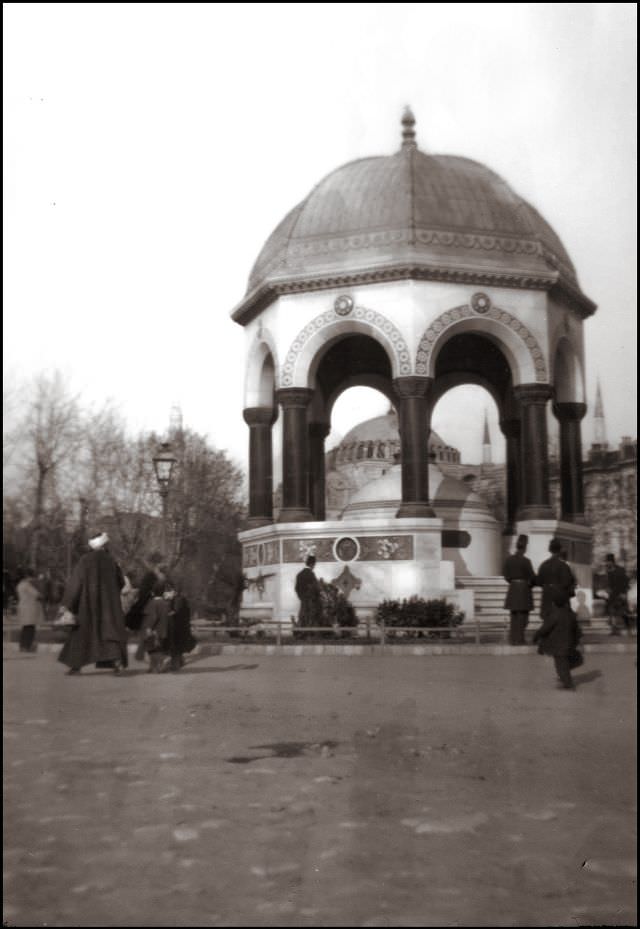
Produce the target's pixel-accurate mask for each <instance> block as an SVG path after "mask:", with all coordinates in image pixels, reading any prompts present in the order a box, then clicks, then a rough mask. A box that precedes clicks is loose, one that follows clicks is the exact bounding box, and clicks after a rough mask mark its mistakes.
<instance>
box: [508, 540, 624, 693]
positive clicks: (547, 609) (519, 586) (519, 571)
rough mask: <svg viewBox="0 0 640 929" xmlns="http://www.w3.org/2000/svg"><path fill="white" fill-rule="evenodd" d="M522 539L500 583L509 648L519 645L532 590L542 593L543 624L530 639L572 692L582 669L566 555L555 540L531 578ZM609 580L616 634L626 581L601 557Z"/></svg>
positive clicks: (609, 559) (573, 584) (611, 558)
mask: <svg viewBox="0 0 640 929" xmlns="http://www.w3.org/2000/svg"><path fill="white" fill-rule="evenodd" d="M528 541H529V540H528V537H527V536H526V535H520V536H518V539H517V542H516V551H515V552H514V554H512V555H509V557H508V558H507V560H506V562H505V565H504V578H505V580H506V581H507V582H508V584H509V588H508V590H507V595H506V598H505V603H504V606H505V609H507V610H509V611H510V613H511V622H510V634H509V641H510V644H511V645H524V644H526V643H525V629H526V627H527V624H528V621H529V613H530V612H531V610H532V609H533V595H532V588H533V587H541V588H542V598H541V603H540V617H541V619H542V625H541V626H540V627H539V628H538V629H537V630H536V632H535V633H534V636H533V642H534V644H537V645H538V651H539V652H540V653H541V654H544V655H551V656H552V657H553V659H554V662H555V666H556V672H557V675H558V678H559V681H560V686H561V687H563V688H565V689H567V690H573V689H574V683H573V679H572V677H571V670H572V668H576V667H578V666H579V665H581V664H582V662H583V658H582V654H581V653H580V651H579V649H578V644H579V642H580V638H581V635H582V630H581V629H580V625H579V623H578V618H577V615H576V613H575V612H574V611H573V609H572V607H571V599H572V597H574V596H575V595H576V587H577V581H576V577H575V575H574V573H573V571H572V570H571V567H570V566H569V564H568V562H567V553H566V551H565V550H564V548H563V546H562V543H561V542H560V540H559V539H555V538H554V539H552V540H551V542H550V543H549V552H550V557H549V558H547V559H546V561H543V562H542V564H541V565H540V567H539V568H538V573H537V574H536V573H535V571H534V570H533V565H532V564H531V561H530V560H529V559H528V558H527V557H526V554H525V552H526V550H527V545H528ZM606 567H607V578H608V588H609V595H608V602H609V617H610V619H609V621H610V624H611V634H612V635H616V634H618V631H619V630H618V626H617V617H618V616H621V615H623V614H624V613H625V611H628V605H627V596H626V595H627V591H628V590H629V579H628V577H627V574H626V571H625V570H624V568H622V567H621V566H620V565H617V564H616V561H615V557H614V555H612V554H609V555H607V556H606Z"/></svg>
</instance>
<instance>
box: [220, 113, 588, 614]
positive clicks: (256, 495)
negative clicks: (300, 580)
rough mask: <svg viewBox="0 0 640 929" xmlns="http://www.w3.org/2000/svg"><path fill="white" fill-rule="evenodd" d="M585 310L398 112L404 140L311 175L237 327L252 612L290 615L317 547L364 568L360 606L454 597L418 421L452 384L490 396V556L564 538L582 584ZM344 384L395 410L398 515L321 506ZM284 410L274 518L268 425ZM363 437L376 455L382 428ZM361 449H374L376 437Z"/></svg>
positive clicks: (334, 562)
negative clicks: (496, 429)
mask: <svg viewBox="0 0 640 929" xmlns="http://www.w3.org/2000/svg"><path fill="white" fill-rule="evenodd" d="M595 309H596V307H595V305H594V304H593V302H592V301H591V300H589V298H588V297H587V296H586V295H585V294H584V293H583V292H582V290H581V287H580V284H579V282H578V278H577V275H576V271H575V268H574V266H573V264H572V262H571V259H570V257H569V255H568V253H567V251H566V249H565V248H564V246H563V244H562V242H561V241H560V239H559V238H558V236H557V235H556V233H555V232H554V230H553V229H552V228H551V227H550V225H549V224H548V223H547V222H546V221H545V220H544V218H543V217H542V216H541V215H540V214H539V213H538V211H537V210H536V209H535V208H534V207H533V206H532V205H531V204H529V203H527V202H526V201H525V200H524V199H523V198H522V197H520V196H519V195H518V194H517V193H516V192H515V191H513V190H512V189H511V187H510V186H509V185H508V184H507V183H506V182H505V181H504V180H503V179H502V178H500V177H498V175H496V174H495V173H494V172H493V171H491V170H490V169H489V168H487V167H485V166H484V165H481V164H479V163H478V162H475V161H472V160H470V159H468V158H463V157H459V156H452V155H434V154H430V153H426V152H424V151H421V150H420V149H419V148H418V146H417V142H416V133H415V120H414V118H413V116H412V114H411V112H410V111H409V110H407V111H405V114H404V116H403V119H402V138H401V144H400V148H399V150H398V151H397V152H395V153H394V154H391V155H385V156H377V157H371V158H363V159H359V160H357V161H353V162H350V163H349V164H346V165H344V166H342V167H340V168H338V169H337V170H335V171H333V172H332V173H331V174H329V175H328V176H327V177H326V178H324V179H323V180H322V181H320V183H319V184H317V185H316V186H315V187H314V188H313V190H312V191H311V192H310V193H309V195H308V196H307V197H306V198H305V199H304V200H303V201H302V202H301V203H299V204H298V205H297V206H295V207H294V208H293V209H292V210H290V212H289V213H287V215H286V216H285V217H284V219H283V220H282V221H281V222H280V224H279V225H278V226H277V227H276V228H275V230H274V232H273V233H272V234H271V236H270V237H269V239H268V240H267V242H266V243H265V245H264V247H263V249H262V251H261V252H260V255H259V256H258V259H257V261H256V263H255V265H254V267H253V269H252V271H251V274H250V277H249V283H248V287H247V292H246V294H245V296H244V298H243V299H242V300H241V301H240V303H239V304H238V306H237V307H236V308H235V309H234V311H233V314H232V318H233V319H234V320H235V321H236V322H237V323H239V324H240V325H242V326H243V327H244V330H245V334H246V381H245V408H244V418H245V421H246V422H247V424H248V426H249V528H248V530H247V531H245V532H243V533H241V535H240V539H241V542H242V545H243V552H244V566H245V572H246V574H247V576H248V578H249V589H248V591H247V592H245V597H244V599H243V606H242V610H243V611H245V614H246V615H250V614H251V613H253V614H260V615H265V616H270V617H271V618H273V619H277V620H283V619H288V617H290V616H291V615H295V614H296V613H297V609H298V601H297V598H296V596H295V594H294V593H293V583H294V578H295V574H296V573H297V571H298V570H299V569H300V565H301V562H303V561H304V558H305V557H306V555H307V554H308V553H310V552H313V553H315V555H316V558H317V563H318V564H317V569H318V574H319V575H321V576H323V577H324V578H325V579H326V580H333V579H335V576H336V575H338V574H339V572H340V571H341V570H344V568H345V567H349V569H350V571H351V572H352V574H354V575H357V576H358V581H359V587H358V588H357V589H355V590H354V591H353V593H352V596H351V599H352V602H353V603H354V605H355V606H356V608H358V607H361V608H362V609H364V608H365V607H367V608H369V607H371V605H372V604H374V602H375V600H376V597H377V596H378V592H379V591H380V590H385V591H386V595H387V596H410V595H411V594H421V595H423V596H431V595H442V594H446V595H447V596H449V595H451V596H452V597H453V598H455V596H456V595H457V594H458V590H457V587H456V578H457V574H458V571H457V567H456V559H455V558H453V559H452V558H449V557H448V555H449V547H448V546H447V545H444V544H443V539H444V541H446V538H445V537H444V536H443V533H444V532H446V531H449V530H447V529H446V527H444V524H443V519H442V517H441V516H440V515H439V513H438V507H437V505H436V500H435V498H434V494H436V496H437V493H436V489H435V487H434V486H432V485H433V482H434V480H435V476H434V473H433V462H431V468H430V460H429V459H430V455H429V434H430V419H431V411H432V410H433V408H434V406H435V404H436V403H437V401H438V400H439V399H440V397H442V396H443V395H444V394H445V393H446V392H447V391H448V390H450V389H451V388H453V387H456V386H458V385H460V384H478V385H480V386H482V387H484V388H486V390H488V391H489V393H490V394H491V396H492V397H493V399H494V400H495V403H496V405H497V408H498V411H499V417H500V426H501V429H502V432H503V434H504V436H505V441H506V456H507V469H506V471H507V480H506V488H505V494H506V523H505V525H504V526H501V527H499V529H500V533H501V539H502V540H503V551H500V552H498V553H496V556H495V559H494V569H493V570H494V571H495V573H496V574H497V573H499V572H500V562H501V558H502V555H503V554H504V550H506V549H507V548H508V547H509V545H510V544H511V541H512V537H513V535H514V534H517V533H520V532H525V533H527V534H528V535H529V537H530V546H529V553H530V555H531V557H532V560H533V561H534V563H537V562H539V561H540V560H542V558H543V557H545V555H546V549H547V544H548V541H549V539H550V537H551V536H552V535H556V536H559V537H561V538H562V539H563V541H564V542H565V545H566V546H567V550H568V552H569V559H570V561H571V563H572V565H573V567H574V570H575V571H576V573H577V574H578V576H579V578H580V580H581V582H582V583H584V584H585V585H586V584H587V583H588V566H589V564H590V532H589V530H588V529H587V527H586V526H585V525H584V499H583V488H582V473H581V462H582V455H581V435H580V421H581V419H582V417H583V416H584V413H585V412H586V404H585V375H584V343H583V323H584V320H585V319H586V318H588V317H589V316H590V315H591V314H592V313H593V312H594V311H595ZM353 386H366V387H372V388H375V389H377V390H379V391H380V392H382V393H383V394H384V395H385V396H386V397H387V398H388V400H389V402H390V404H391V405H392V406H393V407H394V409H395V410H397V412H398V425H399V443H400V449H399V452H400V455H399V462H398V464H397V465H395V464H394V466H393V467H395V468H396V472H394V473H397V475H398V479H399V496H398V499H397V508H396V509H395V512H392V511H391V509H390V507H386V508H383V509H384V512H382V510H381V509H380V508H377V509H376V508H375V507H369V508H368V510H367V512H366V513H363V510H362V508H360V509H359V510H358V509H348V510H345V511H344V512H343V513H342V514H341V515H342V518H341V519H336V518H335V515H336V514H335V513H334V512H332V508H329V512H328V511H327V488H326V472H325V439H326V437H327V435H328V433H329V431H330V428H331V411H332V408H333V405H334V403H335V401H336V400H337V398H338V397H339V396H340V395H341V393H342V392H343V391H345V390H346V389H348V388H349V387H353ZM550 404H551V408H552V410H553V414H554V415H555V416H556V417H557V419H558V421H559V431H560V459H561V462H560V469H561V491H562V493H561V503H562V514H561V518H560V520H557V519H556V518H555V517H554V515H553V511H552V508H551V504H550V496H549V464H548V457H547V456H548V448H547V408H548V406H549V405H550ZM280 412H281V415H282V469H283V470H282V507H281V508H280V510H279V512H278V514H277V520H276V521H274V518H273V466H272V441H271V431H272V426H273V423H274V422H275V420H276V418H277V417H278V415H279V413H280ZM367 441H368V442H370V441H371V442H374V445H373V446H372V453H371V454H372V457H374V460H375V454H376V452H375V441H376V440H375V439H367ZM352 444H353V445H354V446H355V447H356V448H358V447H359V443H358V440H357V438H356V439H354V440H353V442H352ZM442 445H443V447H444V444H443V443H442ZM452 452H455V450H452ZM356 454H357V452H356ZM360 454H361V455H363V454H364V455H365V460H366V459H369V446H367V447H366V449H362V450H361V451H360ZM360 460H363V459H362V458H361V459H360ZM369 460H370V459H369ZM357 461H358V459H357V457H356V462H357ZM380 477H381V479H384V476H382V475H381V476H380ZM378 490H380V491H381V492H382V488H381V487H379V488H378ZM360 502H362V501H360ZM368 502H369V503H371V502H373V501H368ZM472 502H473V503H475V501H472ZM365 509H366V508H365ZM327 516H329V518H327ZM464 531H467V530H464ZM344 539H348V540H349V542H348V543H346V542H345V543H343V541H342V540H344ZM466 593H468V591H465V594H466ZM466 606H467V608H468V604H466Z"/></svg>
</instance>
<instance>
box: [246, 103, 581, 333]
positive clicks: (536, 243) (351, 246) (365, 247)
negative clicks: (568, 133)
mask: <svg viewBox="0 0 640 929" xmlns="http://www.w3.org/2000/svg"><path fill="white" fill-rule="evenodd" d="M414 122H415V121H414V120H413V117H412V116H411V114H409V115H408V116H407V115H406V114H405V117H404V119H403V124H404V126H405V132H404V141H403V143H402V147H401V148H400V150H399V151H398V152H396V153H395V154H393V155H386V156H378V157H372V158H361V159H358V160H357V161H352V162H349V163H348V164H345V165H343V166H342V167H340V168H338V169H337V170H335V171H333V172H331V174H329V175H327V177H325V178H324V179H323V180H321V181H320V183H319V184H317V185H316V186H315V187H314V188H313V190H312V191H311V193H310V194H309V195H308V196H307V197H306V198H305V199H304V200H303V201H302V202H301V203H299V204H298V205H297V206H295V207H294V208H293V209H292V210H291V211H290V212H289V213H288V214H287V215H286V216H285V218H284V219H283V220H282V222H281V223H280V224H279V225H278V226H277V227H276V229H275V230H274V232H273V233H272V234H271V235H270V236H269V238H268V240H267V242H266V243H265V245H264V247H263V248H262V251H261V252H260V255H259V256H258V259H257V261H256V263H255V265H254V267H253V270H252V272H251V275H250V278H249V284H248V289H247V294H246V296H245V298H244V300H243V301H242V303H241V304H240V305H239V307H238V308H237V309H236V311H235V312H234V314H233V315H234V318H236V319H237V320H238V321H240V319H241V317H243V316H244V314H245V313H246V312H247V310H248V309H249V308H250V307H251V306H253V305H255V304H256V303H260V302H261V300H264V299H269V296H268V295H269V294H270V295H271V297H272V296H273V295H274V294H277V293H286V292H291V291H293V290H306V289H314V288H315V287H322V286H335V285H339V284H341V283H347V282H349V281H351V280H358V279H360V280H365V281H366V280H369V279H371V280H385V279H398V278H402V277H415V278H421V277H422V278H433V279H442V280H465V281H469V280H474V281H476V282H478V283H483V282H487V283H490V282H495V283H498V284H499V283H503V284H505V285H510V286H521V287H530V286H537V287H551V286H553V285H554V284H555V283H558V282H561V283H564V285H565V286H566V287H567V288H568V289H569V290H570V292H572V293H573V294H574V296H576V297H578V298H579V299H580V300H581V301H584V302H585V306H587V305H588V304H590V301H588V300H587V298H586V297H584V295H583V294H581V292H580V290H579V286H578V282H577V279H576V272H575V269H574V266H573V264H572V262H571V259H570V258H569V256H568V254H567V252H566V250H565V248H564V246H563V245H562V242H561V241H560V239H559V238H558V236H557V235H556V233H555V232H554V231H553V229H552V228H551V226H550V225H549V224H548V223H547V222H546V221H545V220H544V219H543V217H542V216H541V215H540V214H539V213H538V211H537V210H536V209H535V208H534V207H533V206H531V204H529V203H527V201H526V200H524V199H523V198H522V197H520V196H519V195H518V194H517V193H516V192H515V191H514V190H512V189H511V187H510V186H509V185H508V184H507V183H506V181H504V180H503V179H502V178H501V177H499V176H498V175H497V174H495V173H494V172H493V171H491V170H490V169H489V168H487V167H485V166H484V165H482V164H480V163H478V162H477V161H473V160H471V159H469V158H463V157H459V156H456V155H432V154H427V153H425V152H422V151H420V150H419V149H418V148H417V146H416V143H415V141H414V138H413V136H414V133H413V123H414ZM372 274H374V277H371V275H372ZM354 275H355V277H354ZM592 311H593V310H590V312H592Z"/></svg>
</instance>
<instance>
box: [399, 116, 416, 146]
mask: <svg viewBox="0 0 640 929" xmlns="http://www.w3.org/2000/svg"><path fill="white" fill-rule="evenodd" d="M415 124H416V118H415V116H414V115H413V113H412V111H411V107H410V106H405V108H404V113H403V114H402V147H403V148H417V145H416V133H415V129H414V128H413V127H414V126H415Z"/></svg>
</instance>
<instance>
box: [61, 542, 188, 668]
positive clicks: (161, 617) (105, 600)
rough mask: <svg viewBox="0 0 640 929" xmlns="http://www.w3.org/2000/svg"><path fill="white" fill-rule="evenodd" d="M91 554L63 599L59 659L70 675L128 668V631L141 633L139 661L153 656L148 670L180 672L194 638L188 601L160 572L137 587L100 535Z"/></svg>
mask: <svg viewBox="0 0 640 929" xmlns="http://www.w3.org/2000/svg"><path fill="white" fill-rule="evenodd" d="M89 549H90V551H89V552H87V553H86V554H85V555H83V556H82V557H81V558H80V560H79V561H78V563H77V565H76V567H75V569H74V571H73V574H72V576H71V580H70V581H69V584H68V587H67V590H66V591H65V595H64V598H63V606H64V609H65V610H66V612H67V616H68V617H69V625H70V630H69V636H68V638H67V641H66V642H65V644H64V646H63V648H62V651H61V652H60V655H59V660H60V661H61V662H62V663H63V664H65V665H66V666H67V667H68V669H69V670H68V671H67V674H79V673H80V671H81V669H82V668H83V667H84V666H85V665H89V664H95V665H96V667H98V668H110V669H112V670H113V671H114V672H115V673H116V674H119V673H120V672H121V671H122V669H123V668H126V667H127V664H128V659H127V639H128V630H130V631H134V632H137V633H139V637H140V644H139V647H138V650H137V652H136V658H138V659H139V660H141V661H144V660H145V658H146V656H148V657H149V671H150V672H152V673H159V672H162V671H179V670H180V668H181V667H182V666H183V664H184V654H185V652H189V651H191V650H192V649H193V648H194V647H195V645H196V641H195V639H194V638H193V635H192V634H191V626H190V620H191V612H190V608H189V603H188V601H187V599H186V597H184V596H183V595H182V594H181V593H180V591H179V590H176V588H175V586H174V585H173V584H171V583H170V581H169V579H168V577H167V576H166V574H165V572H164V571H162V570H160V569H155V570H150V571H148V572H147V573H146V574H145V575H144V577H143V578H142V580H141V582H140V585H139V587H138V588H137V589H135V590H134V589H133V588H132V587H131V585H130V584H128V583H127V582H126V579H125V576H124V575H123V573H122V571H121V569H120V566H119V565H118V563H117V562H116V560H115V559H114V558H113V556H112V555H111V553H110V551H109V537H108V536H107V534H106V533H105V532H101V533H99V534H98V535H96V536H94V537H93V538H91V539H90V540H89Z"/></svg>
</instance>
